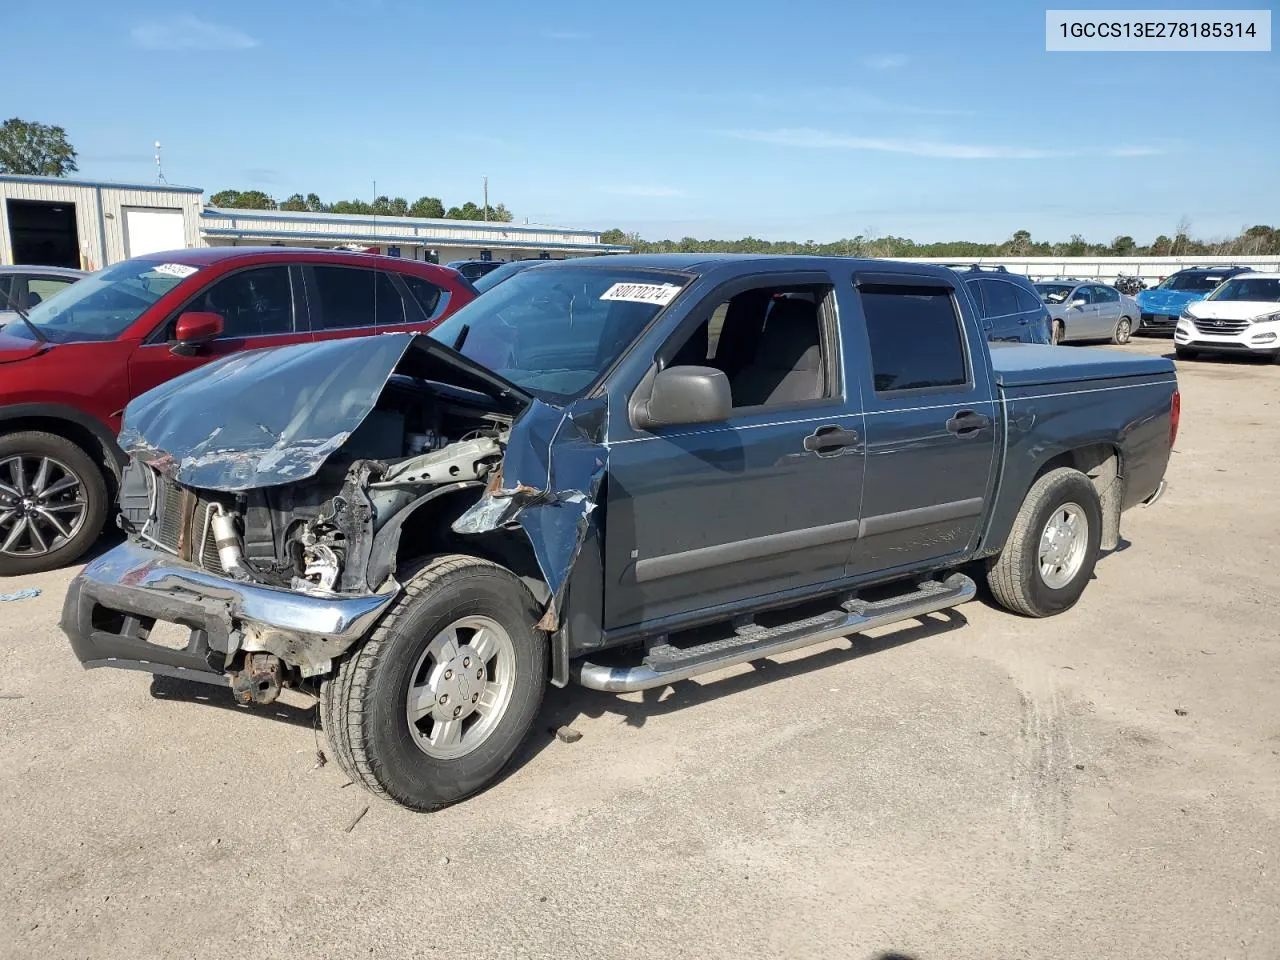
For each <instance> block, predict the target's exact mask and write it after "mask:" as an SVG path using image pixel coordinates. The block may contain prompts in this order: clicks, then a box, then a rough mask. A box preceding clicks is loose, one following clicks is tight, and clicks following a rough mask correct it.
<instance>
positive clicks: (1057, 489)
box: [987, 467, 1102, 617]
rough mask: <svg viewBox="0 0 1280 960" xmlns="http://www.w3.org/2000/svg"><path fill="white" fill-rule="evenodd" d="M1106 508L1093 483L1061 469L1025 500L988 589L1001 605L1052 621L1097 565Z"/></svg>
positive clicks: (992, 570) (1071, 601)
mask: <svg viewBox="0 0 1280 960" xmlns="http://www.w3.org/2000/svg"><path fill="white" fill-rule="evenodd" d="M1101 540H1102V505H1101V503H1100V502H1099V500H1098V491H1097V490H1096V489H1095V488H1094V486H1093V482H1092V481H1091V480H1090V479H1089V478H1088V477H1086V476H1085V475H1084V474H1083V473H1081V472H1080V471H1079V470H1073V469H1072V468H1070V467H1059V468H1058V469H1056V470H1050V471H1049V472H1048V473H1046V474H1045V475H1044V476H1042V477H1041V478H1040V479H1039V480H1037V481H1036V482H1035V483H1034V484H1032V486H1031V489H1030V491H1028V493H1027V497H1026V499H1025V500H1023V501H1022V507H1021V508H1020V509H1019V510H1018V516H1017V518H1016V519H1015V520H1014V521H1013V529H1012V530H1011V531H1010V532H1009V539H1008V541H1007V542H1006V543H1005V545H1004V549H1003V550H1002V551H1001V552H1000V555H999V556H998V557H996V559H995V560H993V561H992V562H991V565H990V566H989V567H988V569H987V585H988V586H989V587H990V588H991V592H992V594H993V595H994V596H995V598H996V600H997V601H998V602H999V603H1000V605H1001V606H1003V607H1005V608H1006V609H1008V610H1012V611H1013V612H1014V613H1021V614H1023V615H1024V616H1028V617H1049V616H1052V615H1053V614H1055V613H1061V612H1062V611H1064V610H1068V609H1070V608H1071V607H1073V606H1075V603H1076V601H1077V600H1079V599H1080V595H1081V594H1082V593H1084V588H1085V586H1086V585H1087V584H1088V583H1089V578H1090V577H1092V576H1093V568H1094V565H1095V564H1096V563H1097V562H1098V545H1099V543H1100V542H1101Z"/></svg>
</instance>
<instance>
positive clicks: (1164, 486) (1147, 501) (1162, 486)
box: [1142, 480, 1169, 507]
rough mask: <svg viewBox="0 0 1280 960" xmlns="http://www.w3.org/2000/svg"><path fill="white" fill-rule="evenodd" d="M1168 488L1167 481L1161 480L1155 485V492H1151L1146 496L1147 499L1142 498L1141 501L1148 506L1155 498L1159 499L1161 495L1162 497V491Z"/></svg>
mask: <svg viewBox="0 0 1280 960" xmlns="http://www.w3.org/2000/svg"><path fill="white" fill-rule="evenodd" d="M1168 489H1169V481H1167V480H1161V481H1160V486H1158V487H1156V492H1155V493H1153V494H1152V495H1151V496H1149V497H1147V499H1145V500H1143V501H1142V502H1143V503H1144V504H1145V505H1146V506H1148V507H1149V506H1151V505H1152V504H1153V503H1155V502H1156V501H1157V500H1159V499H1160V498H1161V497H1163V496H1164V492H1165V491H1166V490H1168Z"/></svg>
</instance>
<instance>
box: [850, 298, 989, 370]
mask: <svg viewBox="0 0 1280 960" xmlns="http://www.w3.org/2000/svg"><path fill="white" fill-rule="evenodd" d="M858 293H859V295H860V297H861V299H862V312H863V315H864V316H865V317H866V321H867V339H868V340H869V341H870V345H871V370H872V374H873V376H874V382H875V388H876V390H877V392H888V391H892V390H925V389H929V388H930V387H954V386H961V385H963V384H966V383H968V381H969V375H968V369H967V365H966V363H965V356H964V341H963V340H962V338H961V331H960V321H959V318H958V317H957V316H956V310H955V305H954V303H953V302H952V299H951V290H950V289H948V288H946V287H926V286H919V287H915V286H898V285H897V284H863V285H860V286H859V287H858Z"/></svg>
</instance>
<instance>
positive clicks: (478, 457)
mask: <svg viewBox="0 0 1280 960" xmlns="http://www.w3.org/2000/svg"><path fill="white" fill-rule="evenodd" d="M529 405H530V399H529V398H528V397H526V396H522V395H520V394H518V392H516V391H514V390H513V389H511V388H509V386H508V385H507V384H506V383H505V381H501V380H499V379H498V378H496V377H494V376H492V375H490V374H488V372H487V371H485V370H484V369H483V368H480V367H477V366H475V365H472V364H470V363H469V362H467V361H465V360H463V359H462V358H459V357H457V355H456V354H452V352H451V351H448V350H447V349H445V348H443V347H440V346H439V345H436V344H433V343H432V342H430V341H429V338H426V337H413V336H408V335H404V336H402V335H392V336H383V337H371V338H364V339H361V340H348V341H333V342H331V343H326V344H306V345H301V346H299V347H289V348H282V349H281V350H273V351H258V352H256V353H250V354H242V355H237V356H235V357H232V358H228V360H227V361H224V362H222V363H219V364H215V365H213V366H211V367H209V368H206V369H205V370H202V371H196V372H195V373H193V374H189V375H187V376H184V377H181V378H179V379H178V380H176V381H171V382H170V383H169V384H166V385H165V386H163V387H161V388H159V389H158V390H157V391H153V392H152V393H150V394H147V395H144V397H142V398H139V400H138V401H135V403H134V404H133V405H131V406H130V408H129V410H128V412H127V413H126V418H125V427H124V429H123V431H122V433H121V443H122V445H123V446H124V447H125V449H126V450H127V451H128V452H129V453H130V454H131V456H132V458H133V459H132V462H131V464H130V466H129V468H128V470H127V472H126V475H125V477H124V480H123V482H122V485H121V496H120V508H121V525H122V527H124V529H125V531H126V533H127V534H128V539H127V541H126V542H125V543H123V544H121V545H120V546H118V547H116V548H115V549H113V550H111V551H109V552H107V553H106V554H104V555H103V556H101V557H99V558H98V559H96V560H94V561H93V562H91V563H90V564H89V565H88V566H86V567H85V569H84V571H83V572H82V573H81V574H80V575H79V576H78V577H77V578H76V579H75V580H74V581H73V582H72V584H71V587H70V589H69V591H68V595H67V599H66V603H65V605H64V609H63V617H62V628H63V630H64V632H65V633H66V634H67V635H68V637H69V638H70V640H71V646H72V649H73V650H74V652H75V654H76V656H77V657H78V658H79V659H80V661H81V662H82V663H83V664H84V666H85V667H103V666H114V667H122V668H126V669H138V670H145V671H149V672H152V673H157V674H165V675H173V676H181V677H185V678H188V679H193V680H200V681H204V682H211V683H219V684H226V685H229V686H230V687H231V688H232V691H233V693H234V694H235V695H236V697H237V699H240V700H242V701H245V702H267V701H269V700H271V699H273V698H274V697H275V696H276V695H277V694H278V692H279V689H280V687H281V686H282V685H288V684H290V683H297V682H300V681H302V680H304V679H306V678H309V677H315V676H320V675H323V674H326V673H328V672H329V671H330V670H331V669H332V666H333V661H334V660H335V658H337V657H339V656H341V655H342V654H343V653H344V652H346V651H347V650H348V649H349V648H350V647H351V646H352V645H353V644H355V643H357V642H358V641H359V640H361V639H362V638H363V637H365V636H366V635H367V634H368V632H369V631H370V630H371V629H372V627H373V625H374V623H376V621H377V620H378V618H379V617H380V616H381V614H382V613H383V612H384V611H385V610H386V608H387V607H388V606H389V605H390V604H391V603H392V601H393V600H394V599H395V597H396V595H397V594H398V593H399V590H400V587H399V584H398V583H397V581H396V579H395V565H396V560H397V555H398V550H399V541H400V536H401V533H402V531H403V528H404V525H405V523H406V520H407V519H408V518H409V517H411V516H413V515H414V513H415V512H416V511H417V510H418V509H419V508H420V507H422V506H423V505H424V504H425V503H427V502H429V501H433V500H440V499H442V498H445V497H452V498H455V502H454V503H452V504H451V509H450V510H449V511H448V512H447V513H445V514H444V516H447V517H456V516H457V515H459V514H461V513H462V512H464V511H465V510H466V509H467V508H469V507H471V506H473V505H474V504H475V503H477V502H478V501H480V499H481V497H482V495H484V494H485V491H486V485H488V486H489V487H490V488H491V489H492V487H493V486H494V484H492V483H490V481H491V480H493V479H496V478H497V477H499V476H500V472H501V464H502V462H503V458H504V454H505V451H506V447H507V444H508V441H509V439H510V434H511V429H512V422H513V420H514V419H515V418H516V417H517V416H518V415H519V414H520V413H521V412H523V411H524V410H526V409H527V408H528V406H529ZM158 624H178V625H180V627H181V628H184V629H185V631H187V642H186V643H185V645H182V646H178V645H175V644H173V643H164V642H157V639H158V638H156V637H153V633H158V632H159V631H158V630H157V625H158ZM165 632H166V633H168V632H169V631H165Z"/></svg>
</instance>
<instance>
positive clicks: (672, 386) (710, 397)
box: [635, 366, 733, 430]
mask: <svg viewBox="0 0 1280 960" xmlns="http://www.w3.org/2000/svg"><path fill="white" fill-rule="evenodd" d="M732 410H733V394H732V393H731V392H730V390H729V378H728V377H726V376H725V375H724V372H723V371H721V370H717V369H715V368H714V367H697V366H678V367H667V368H666V369H665V370H661V371H659V372H658V374H657V376H655V377H654V378H653V389H652V390H651V391H650V393H649V400H648V402H647V403H642V404H640V405H639V408H638V409H637V410H636V413H635V420H636V426H637V427H639V428H640V429H641V430H652V429H653V428H654V427H670V426H681V425H684V424H693V423H722V422H723V421H725V420H728V419H729V415H730V413H731V412H732Z"/></svg>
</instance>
